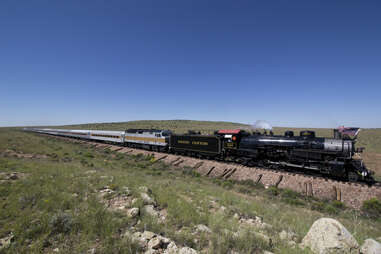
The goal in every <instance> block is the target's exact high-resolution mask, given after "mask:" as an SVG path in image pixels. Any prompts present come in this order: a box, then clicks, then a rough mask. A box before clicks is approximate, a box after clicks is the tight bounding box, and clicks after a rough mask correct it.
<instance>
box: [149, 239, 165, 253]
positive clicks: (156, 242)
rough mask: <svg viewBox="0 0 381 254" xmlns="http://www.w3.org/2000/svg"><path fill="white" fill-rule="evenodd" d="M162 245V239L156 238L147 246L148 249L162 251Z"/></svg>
mask: <svg viewBox="0 0 381 254" xmlns="http://www.w3.org/2000/svg"><path fill="white" fill-rule="evenodd" d="M161 245H162V241H161V238H160V237H154V238H152V239H151V240H149V242H148V245H147V246H148V249H154V250H157V249H160V247H161Z"/></svg>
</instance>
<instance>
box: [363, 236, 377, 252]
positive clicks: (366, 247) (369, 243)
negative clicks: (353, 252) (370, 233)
mask: <svg viewBox="0 0 381 254" xmlns="http://www.w3.org/2000/svg"><path fill="white" fill-rule="evenodd" d="M360 253H362V254H380V253H381V244H380V243H379V242H377V241H375V240H373V239H371V238H370V239H366V240H365V242H364V244H363V245H362V246H361V248H360Z"/></svg>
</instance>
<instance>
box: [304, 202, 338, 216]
mask: <svg viewBox="0 0 381 254" xmlns="http://www.w3.org/2000/svg"><path fill="white" fill-rule="evenodd" d="M311 209H312V210H316V211H319V212H323V213H328V214H337V213H339V212H340V210H339V209H338V208H337V207H335V205H333V204H330V203H327V202H323V201H318V202H314V203H312V206H311Z"/></svg>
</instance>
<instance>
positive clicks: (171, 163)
mask: <svg viewBox="0 0 381 254" xmlns="http://www.w3.org/2000/svg"><path fill="white" fill-rule="evenodd" d="M180 159H181V157H177V158H176V159H174V160H173V161H171V162H170V163H169V164H170V165H173V163H175V162H176V161H178V160H180Z"/></svg>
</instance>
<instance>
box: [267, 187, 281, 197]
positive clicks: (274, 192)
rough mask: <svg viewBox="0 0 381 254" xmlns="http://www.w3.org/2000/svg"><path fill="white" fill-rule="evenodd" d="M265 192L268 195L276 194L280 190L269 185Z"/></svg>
mask: <svg viewBox="0 0 381 254" xmlns="http://www.w3.org/2000/svg"><path fill="white" fill-rule="evenodd" d="M266 192H267V193H268V194H269V195H270V196H278V195H279V193H280V191H279V189H278V188H277V187H275V186H270V187H269V188H268V189H267V190H266Z"/></svg>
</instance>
